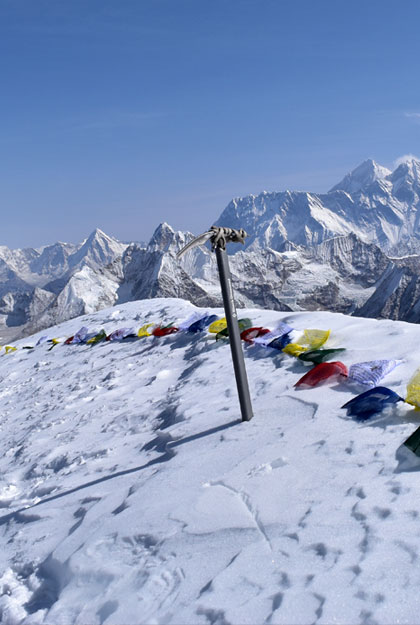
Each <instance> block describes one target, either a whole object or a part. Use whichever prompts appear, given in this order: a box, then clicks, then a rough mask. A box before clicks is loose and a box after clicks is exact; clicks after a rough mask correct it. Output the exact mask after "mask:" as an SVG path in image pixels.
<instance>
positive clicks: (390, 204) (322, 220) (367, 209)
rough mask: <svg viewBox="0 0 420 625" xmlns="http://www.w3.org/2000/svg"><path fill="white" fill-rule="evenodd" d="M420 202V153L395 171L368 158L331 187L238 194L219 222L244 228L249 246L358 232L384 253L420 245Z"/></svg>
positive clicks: (307, 243) (311, 241)
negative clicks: (326, 189) (313, 190)
mask: <svg viewBox="0 0 420 625" xmlns="http://www.w3.org/2000/svg"><path fill="white" fill-rule="evenodd" d="M419 205H420V163H419V162H418V161H417V160H416V159H411V160H407V161H406V162H404V163H401V164H400V165H399V166H398V167H397V168H396V169H395V170H394V171H393V172H391V171H390V170H389V169H387V168H385V167H382V166H381V165H378V164H377V163H375V161H373V160H371V159H369V160H367V161H365V162H363V163H362V164H361V165H359V166H358V167H356V168H355V169H354V170H353V171H352V172H351V173H349V174H347V175H346V176H345V177H344V178H343V180H342V181H341V182H340V183H338V184H337V185H335V186H334V187H333V188H332V189H331V190H330V191H329V192H328V193H308V192H290V191H286V192H272V193H267V192H263V193H261V194H259V195H257V196H255V195H249V196H247V197H244V198H236V199H234V200H232V202H230V204H229V205H228V206H227V207H226V208H225V210H224V211H223V213H222V214H221V216H220V217H219V219H218V220H217V222H216V225H229V226H233V227H235V228H239V227H243V228H245V230H246V231H247V232H248V233H249V234H250V237H249V238H248V239H247V241H246V246H247V247H251V248H263V247H271V248H272V249H274V250H277V251H283V250H284V249H285V248H286V247H287V245H288V244H290V243H292V244H294V245H298V246H304V247H311V246H313V245H317V244H319V243H322V241H324V240H326V239H329V238H331V237H334V236H343V235H348V234H350V233H354V234H356V235H357V236H358V237H359V238H360V239H361V240H363V241H365V242H366V243H375V244H376V245H378V246H379V247H380V248H381V249H382V250H383V251H385V252H386V253H388V252H389V253H391V254H394V255H402V254H407V253H410V252H417V251H419V250H420V233H419V228H418V226H419ZM232 252H234V250H232Z"/></svg>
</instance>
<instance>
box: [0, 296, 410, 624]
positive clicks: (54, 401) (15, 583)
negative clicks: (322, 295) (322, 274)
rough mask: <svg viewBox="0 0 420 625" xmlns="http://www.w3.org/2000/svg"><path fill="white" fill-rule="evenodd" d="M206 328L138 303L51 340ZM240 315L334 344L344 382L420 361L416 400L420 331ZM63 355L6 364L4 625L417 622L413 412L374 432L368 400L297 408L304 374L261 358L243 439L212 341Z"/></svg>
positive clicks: (2, 378) (315, 401) (376, 424)
mask: <svg viewBox="0 0 420 625" xmlns="http://www.w3.org/2000/svg"><path fill="white" fill-rule="evenodd" d="M194 311H196V309H195V308H194V307H193V306H192V305H191V304H189V303H188V302H184V301H180V300H170V299H169V300H168V299H166V300H165V299H153V300H148V301H143V302H130V303H127V304H124V305H122V306H119V307H116V308H110V309H107V310H103V311H101V312H97V313H94V314H89V315H86V316H84V317H82V318H78V319H74V320H72V321H68V322H66V323H63V324H61V325H60V326H59V327H57V328H52V329H51V331H49V332H48V334H49V335H50V336H51V337H52V336H62V337H66V336H69V335H72V334H74V332H75V331H76V330H77V329H78V328H79V327H80V326H81V325H87V326H89V328H90V329H91V330H94V329H95V328H96V329H100V328H102V327H103V328H105V330H106V331H107V332H109V331H111V330H114V329H116V328H118V327H123V326H127V327H130V326H134V327H139V326H140V325H142V324H143V323H145V322H152V321H155V322H159V321H162V322H170V321H174V322H177V321H179V320H182V319H185V318H186V317H187V316H188V315H189V314H191V313H192V312H194ZM203 312H204V310H203ZM212 312H213V311H212ZM215 312H218V313H219V314H220V313H221V311H220V310H216V311H215ZM240 314H241V315H247V316H250V317H251V318H252V319H253V320H254V323H255V324H256V325H267V326H269V327H273V326H274V325H275V324H276V323H277V322H278V321H279V320H283V321H287V322H288V323H290V324H291V325H292V326H293V327H295V328H296V329H297V330H302V329H303V328H305V327H318V328H323V329H327V328H330V329H331V330H332V334H331V338H330V341H331V344H333V345H334V344H335V345H337V346H342V347H346V348H347V351H346V352H344V353H343V355H342V360H343V361H344V362H345V363H346V364H347V365H349V364H351V363H354V362H358V361H363V360H370V359H372V358H381V357H382V358H383V357H385V358H387V357H394V358H401V357H403V358H404V359H405V362H404V364H402V365H401V366H400V367H398V368H397V369H395V370H394V371H393V372H392V373H391V374H389V375H388V376H387V378H386V380H385V384H386V385H387V386H389V387H391V388H392V389H394V390H395V391H397V392H398V393H400V394H402V395H404V394H405V386H406V383H407V381H408V379H409V377H410V376H411V374H412V372H413V371H414V369H415V368H416V367H418V365H419V364H420V362H419V358H418V355H417V353H416V352H415V351H413V349H412V346H413V345H416V344H417V343H418V340H419V338H420V337H419V332H420V329H419V327H418V326H415V325H410V324H405V323H402V322H392V321H381V322H378V321H374V320H366V319H355V318H349V317H346V316H344V315H339V314H330V313H325V312H314V313H286V314H285V313H279V312H273V311H269V310H267V311H262V310H244V311H240ZM39 336H40V335H36V336H34V337H33V338H31V339H26V340H25V341H22V342H21V343H20V344H19V345H20V346H22V345H27V344H28V343H29V344H31V343H35V342H36V341H37V339H38V337H39ZM48 349H49V347H48V344H44V345H40V346H38V347H36V348H35V349H34V350H33V351H32V352H28V351H26V350H20V351H17V352H15V353H14V354H10V355H7V356H6V355H0V397H1V399H2V423H1V426H2V429H3V434H2V437H1V439H0V451H1V453H0V467H1V473H0V475H1V481H0V506H1V514H0V525H1V531H2V534H3V541H2V553H1V556H0V561H1V565H2V566H1V568H0V579H1V585H0V587H1V588H2V590H3V594H2V596H1V597H0V615H1V616H0V620H1V622H2V623H4V625H11V624H13V625H18V624H19V625H24V624H26V625H29V623H31V624H34V623H37V624H42V623H66V624H67V625H72V624H77V625H84V624H86V623H91V624H92V625H93V624H97V625H99V624H100V623H107V624H108V625H120V624H121V623H127V624H128V623H129V624H140V623H142V624H146V623H147V624H148V623H161V624H167V625H171V624H173V625H176V624H178V623H186V624H198V625H205V624H206V625H207V624H208V623H214V624H216V623H219V624H226V623H273V624H275V623H278V624H280V623H301V624H306V623H308V624H309V623H314V622H317V621H318V622H320V623H332V622H344V623H355V624H357V625H358V624H362V623H366V622H367V621H370V622H378V623H384V622H397V621H399V622H400V623H405V624H409V623H413V622H416V619H417V613H418V600H417V593H416V589H417V586H418V572H417V567H416V566H415V562H416V560H417V557H418V516H419V514H420V509H419V504H418V502H419V496H420V486H419V481H418V477H417V475H416V474H413V473H411V474H410V473H404V472H399V473H396V472H395V471H398V468H399V464H398V461H397V460H396V458H395V453H396V450H397V449H398V447H399V445H400V443H401V442H402V441H403V440H404V439H405V438H406V437H407V436H408V435H409V434H410V433H411V432H412V431H413V430H414V429H415V428H416V427H417V426H418V417H417V416H416V414H417V413H415V411H414V410H413V409H412V408H411V407H410V406H408V405H407V404H404V405H403V404H401V405H397V406H394V407H393V408H392V409H391V410H390V411H389V412H388V413H386V414H384V415H382V417H381V418H376V419H373V420H372V422H366V423H357V422H355V421H353V420H352V419H351V418H349V417H347V416H346V414H345V411H344V410H341V409H340V406H341V405H342V404H343V403H344V402H346V401H348V400H349V399H350V398H351V397H353V396H354V395H355V394H356V393H357V392H358V389H356V388H352V387H351V386H350V385H348V384H346V383H345V382H342V383H336V384H333V385H332V386H324V387H320V388H314V389H311V390H306V391H296V390H295V389H294V388H293V385H294V384H295V382H296V381H297V379H298V378H299V377H300V376H301V375H302V374H303V373H304V372H305V371H306V370H307V369H306V368H305V366H304V365H303V364H299V362H298V361H296V360H294V359H291V358H289V357H286V356H285V355H283V354H281V353H279V352H276V351H275V350H264V349H263V348H258V347H255V346H249V347H245V354H246V356H245V359H246V366H247V370H248V375H249V380H250V388H251V395H252V399H253V406H254V412H255V416H254V418H253V420H252V421H251V422H249V423H241V422H240V421H239V420H238V417H239V412H238V402H237V396H236V390H235V388H234V382H233V371H232V364H231V359H230V350H229V346H228V345H227V344H224V343H221V342H217V343H216V342H215V341H214V339H213V340H209V339H208V338H206V337H205V336H203V335H198V336H197V335H187V334H184V333H182V334H181V333H179V334H178V335H173V336H170V337H167V338H164V339H157V338H155V339H154V338H148V339H142V340H137V341H132V342H130V341H129V340H128V341H123V342H120V343H103V344H99V345H97V346H94V347H90V346H88V345H79V346H77V345H74V346H64V345H58V346H57V347H55V348H54V349H53V350H52V351H48ZM389 563H392V566H390V564H389ZM413 564H414V566H413Z"/></svg>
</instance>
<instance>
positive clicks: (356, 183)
mask: <svg viewBox="0 0 420 625" xmlns="http://www.w3.org/2000/svg"><path fill="white" fill-rule="evenodd" d="M390 174H391V171H390V170H389V169H387V168H386V167H382V165H378V163H376V162H375V161H374V160H372V159H371V158H369V159H368V160H366V161H364V162H363V163H361V164H360V165H358V166H357V167H356V168H355V169H353V171H351V172H350V173H348V174H347V175H346V176H344V178H343V180H341V182H339V183H338V184H336V185H335V186H334V187H333V188H332V189H330V191H346V192H347V193H350V194H351V193H357V192H358V191H360V190H362V189H364V188H365V187H367V186H369V185H370V184H372V182H375V181H376V180H382V179H383V178H386V177H387V176H389V175H390Z"/></svg>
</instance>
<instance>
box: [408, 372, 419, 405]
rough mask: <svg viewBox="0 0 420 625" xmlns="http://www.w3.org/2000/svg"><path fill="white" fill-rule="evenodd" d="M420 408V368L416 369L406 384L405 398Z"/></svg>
mask: <svg viewBox="0 0 420 625" xmlns="http://www.w3.org/2000/svg"><path fill="white" fill-rule="evenodd" d="M405 401H406V402H407V403H408V404H411V405H412V406H414V407H415V408H416V410H420V369H417V371H416V372H415V374H414V375H413V377H412V378H411V380H410V381H409V382H408V384H407V397H406V400H405Z"/></svg>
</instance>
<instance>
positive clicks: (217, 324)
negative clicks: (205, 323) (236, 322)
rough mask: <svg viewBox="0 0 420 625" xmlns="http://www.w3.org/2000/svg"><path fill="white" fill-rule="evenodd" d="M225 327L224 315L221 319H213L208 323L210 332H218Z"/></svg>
mask: <svg viewBox="0 0 420 625" xmlns="http://www.w3.org/2000/svg"><path fill="white" fill-rule="evenodd" d="M226 327H227V321H226V317H223V319H217V321H213V323H211V324H210V325H209V332H211V333H212V334H218V333H219V332H221V331H222V330H224V329H225V328H226Z"/></svg>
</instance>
